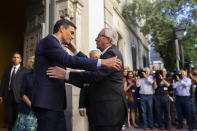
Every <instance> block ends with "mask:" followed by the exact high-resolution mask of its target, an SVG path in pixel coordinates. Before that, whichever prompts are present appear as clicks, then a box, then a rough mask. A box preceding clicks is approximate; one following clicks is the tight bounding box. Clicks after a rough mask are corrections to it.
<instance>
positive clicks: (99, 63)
mask: <svg viewBox="0 0 197 131" xmlns="http://www.w3.org/2000/svg"><path fill="white" fill-rule="evenodd" d="M100 67H101V59H98V61H97V68H100Z"/></svg>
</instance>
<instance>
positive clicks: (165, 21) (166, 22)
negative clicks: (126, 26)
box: [122, 0, 197, 70]
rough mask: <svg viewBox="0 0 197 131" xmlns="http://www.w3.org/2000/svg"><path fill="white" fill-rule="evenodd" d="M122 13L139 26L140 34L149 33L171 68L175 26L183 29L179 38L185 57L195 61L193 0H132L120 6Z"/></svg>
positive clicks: (195, 7)
mask: <svg viewBox="0 0 197 131" xmlns="http://www.w3.org/2000/svg"><path fill="white" fill-rule="evenodd" d="M122 15H123V17H124V18H125V19H126V20H127V21H128V22H129V23H130V24H133V25H136V26H138V27H139V28H140V30H141V32H142V33H143V34H144V35H147V34H151V35H152V42H153V43H154V45H155V49H156V51H157V52H158V53H160V55H161V57H162V58H163V60H164V66H165V67H166V68H167V69H169V70H172V69H173V68H174V67H175V66H176V65H175V63H176V62H175V61H176V58H175V57H176V54H175V46H174V45H175V39H176V36H175V29H176V28H178V27H182V28H184V29H186V32H187V33H186V35H185V36H184V38H183V47H184V56H185V61H193V62H194V64H195V63H196V64H197V48H194V44H197V1H196V0H190V1H185V0H155V1H154V2H152V3H151V2H150V1H149V0H134V1H133V3H131V4H127V5H125V6H124V8H123V12H122Z"/></svg>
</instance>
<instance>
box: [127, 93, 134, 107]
mask: <svg viewBox="0 0 197 131" xmlns="http://www.w3.org/2000/svg"><path fill="white" fill-rule="evenodd" d="M126 96H127V98H128V103H129V104H132V103H133V102H134V98H133V95H132V93H131V92H126Z"/></svg>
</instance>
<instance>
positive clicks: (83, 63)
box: [42, 38, 98, 71]
mask: <svg viewBox="0 0 197 131" xmlns="http://www.w3.org/2000/svg"><path fill="white" fill-rule="evenodd" d="M42 44H43V48H44V49H43V54H44V55H45V56H47V57H48V58H49V59H51V60H52V61H58V63H60V64H62V65H64V66H65V67H69V68H74V69H84V70H91V71H92V70H96V69H97V61H98V60H96V59H91V58H90V59H88V58H83V57H78V56H71V55H69V54H68V53H67V52H66V51H65V50H64V49H63V48H62V47H61V45H60V44H59V43H58V42H57V40H55V39H53V38H50V39H49V38H48V39H44V43H42Z"/></svg>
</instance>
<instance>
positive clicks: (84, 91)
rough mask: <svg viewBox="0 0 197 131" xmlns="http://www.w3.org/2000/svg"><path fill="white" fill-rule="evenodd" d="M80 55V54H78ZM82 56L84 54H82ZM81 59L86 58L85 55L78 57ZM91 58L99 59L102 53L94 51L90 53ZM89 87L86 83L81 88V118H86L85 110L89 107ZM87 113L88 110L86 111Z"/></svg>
mask: <svg viewBox="0 0 197 131" xmlns="http://www.w3.org/2000/svg"><path fill="white" fill-rule="evenodd" d="M78 54H80V53H78ZM81 54H82V53H81ZM78 56H81V57H86V56H85V55H78ZM89 56H90V58H95V59H99V58H100V52H99V51H98V50H92V51H90V53H89ZM88 86H89V84H87V83H84V84H83V85H82V87H81V90H80V94H79V114H80V116H82V117H83V116H85V108H86V107H87V106H88V100H87V98H88V89H89V88H88ZM86 111H87V110H86Z"/></svg>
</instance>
